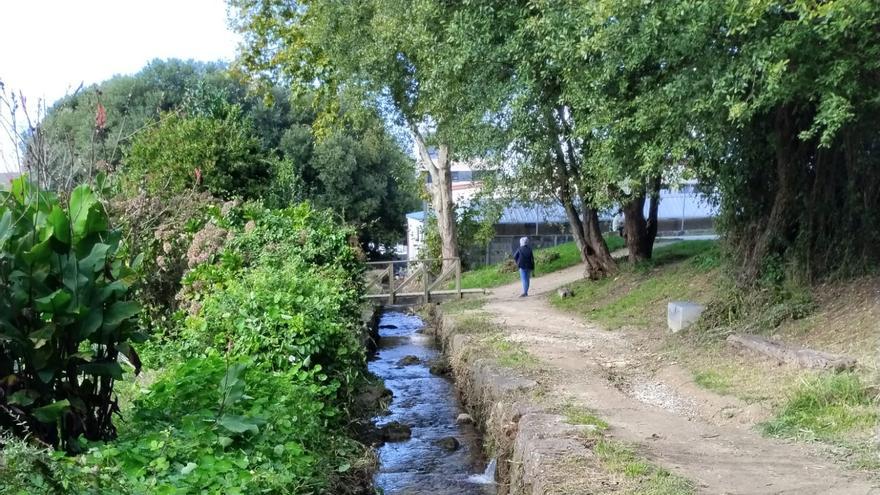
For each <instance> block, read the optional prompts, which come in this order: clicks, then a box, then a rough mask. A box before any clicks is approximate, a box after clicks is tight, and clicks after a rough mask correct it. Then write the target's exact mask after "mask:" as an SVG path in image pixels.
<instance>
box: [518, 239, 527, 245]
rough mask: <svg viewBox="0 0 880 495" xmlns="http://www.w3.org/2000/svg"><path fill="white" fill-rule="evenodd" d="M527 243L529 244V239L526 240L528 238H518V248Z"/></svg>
mask: <svg viewBox="0 0 880 495" xmlns="http://www.w3.org/2000/svg"><path fill="white" fill-rule="evenodd" d="M528 243H529V238H528V237H520V238H519V245H520V246H525V245H526V244H528Z"/></svg>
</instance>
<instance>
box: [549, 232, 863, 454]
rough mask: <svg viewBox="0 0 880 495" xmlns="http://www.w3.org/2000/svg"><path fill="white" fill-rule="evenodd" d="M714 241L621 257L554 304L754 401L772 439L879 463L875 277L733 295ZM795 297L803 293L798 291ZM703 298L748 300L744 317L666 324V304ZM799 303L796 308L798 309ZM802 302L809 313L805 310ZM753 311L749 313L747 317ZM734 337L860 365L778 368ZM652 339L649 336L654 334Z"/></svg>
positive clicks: (713, 387) (699, 380)
mask: <svg viewBox="0 0 880 495" xmlns="http://www.w3.org/2000/svg"><path fill="white" fill-rule="evenodd" d="M719 265H720V263H719V252H718V247H717V245H716V244H715V243H714V242H712V241H694V242H680V243H676V244H671V245H668V246H663V247H659V248H657V249H656V250H655V256H654V259H653V260H651V261H650V262H646V263H642V264H639V265H631V264H628V263H623V264H621V266H620V272H619V273H618V274H617V275H616V276H614V277H611V278H608V279H604V280H600V281H581V282H578V283H575V284H573V285H572V289H573V291H574V297H571V298H565V299H563V298H559V297H558V296H555V295H554V296H553V297H552V299H551V301H552V303H553V304H554V305H555V306H556V307H558V308H560V309H564V310H566V311H570V312H572V313H575V314H578V315H581V316H582V317H584V318H585V319H588V320H590V321H592V322H596V323H598V324H600V325H602V326H603V327H605V328H606V329H609V330H616V329H622V328H626V329H629V330H632V331H635V332H638V333H639V334H641V335H642V336H643V337H644V338H646V339H648V340H646V341H645V342H646V345H652V346H656V349H657V350H658V352H660V353H662V354H664V355H667V356H670V359H672V360H674V361H675V362H676V363H677V364H678V365H680V366H684V367H685V368H687V369H689V370H690V371H691V373H692V377H693V382H694V383H695V384H696V385H697V386H700V387H702V388H704V389H706V390H710V391H712V392H714V393H717V394H720V395H730V396H734V397H736V398H737V399H739V400H741V401H743V402H744V403H745V404H749V405H754V406H756V407H757V409H756V410H758V411H765V412H766V413H763V414H759V415H758V416H757V417H756V419H757V418H760V417H763V418H765V419H763V420H761V421H760V423H758V424H755V427H756V429H757V430H759V431H760V432H761V433H763V434H765V435H768V436H775V437H781V438H790V439H795V440H800V441H810V442H813V441H816V442H822V443H825V444H828V445H832V446H833V447H834V448H833V453H834V455H835V456H839V457H842V458H844V459H845V461H846V462H847V463H848V464H850V465H852V466H854V467H857V468H861V469H869V470H877V469H880V456H878V448H877V445H876V443H875V442H874V441H873V440H872V437H873V435H874V433H875V430H876V428H877V427H878V425H880V414H878V412H877V405H878V399H877V395H878V394H877V392H876V386H872V384H876V382H877V370H876V369H874V368H873V367H872V364H871V363H875V362H876V356H877V354H876V352H877V335H876V330H875V328H876V326H875V325H876V324H875V323H874V322H876V321H877V318H880V308H878V307H877V306H878V305H877V304H876V296H875V295H876V293H877V291H878V290H880V281H878V280H877V279H875V278H866V279H863V280H856V281H848V282H840V283H837V284H835V285H828V286H823V287H818V288H813V289H812V290H810V289H806V288H801V289H799V290H796V291H790V292H791V294H793V296H792V295H788V296H786V295H785V294H783V296H785V297H782V296H780V297H771V296H767V297H766V298H765V299H764V300H763V302H762V300H761V299H760V298H758V297H757V296H754V295H751V296H749V297H746V296H747V295H745V294H737V293H735V292H731V289H730V288H729V287H728V286H726V285H725V284H724V277H723V275H722V274H721V269H720V266H719ZM795 296H796V297H795ZM679 299H680V300H690V301H696V302H700V303H703V304H710V303H713V302H714V305H715V306H717V305H718V303H719V302H725V301H726V302H728V305H729V301H754V302H753V303H752V306H749V303H744V302H741V303H740V305H741V306H742V308H740V309H739V310H738V311H740V312H739V313H737V314H735V315H733V317H727V318H721V317H719V315H717V314H709V316H708V318H707V319H705V321H702V322H700V323H699V324H698V325H697V326H696V327H694V328H692V329H689V330H688V331H685V332H682V333H679V334H676V335H672V334H670V333H669V332H668V330H667V329H666V305H667V303H668V302H669V301H673V300H679ZM792 308H795V309H797V311H794V310H792ZM802 308H805V309H802ZM746 315H748V316H746ZM730 333H760V334H764V335H767V336H770V337H773V338H775V339H779V340H781V341H784V342H789V343H793V344H799V345H804V346H807V347H811V348H815V349H820V350H823V351H828V352H836V353H842V354H848V355H852V356H854V357H856V358H858V359H859V361H860V363H863V365H861V366H859V367H858V368H857V369H856V370H855V371H854V372H851V373H843V374H836V373H829V372H820V371H813V370H804V369H799V368H794V367H788V366H778V365H777V364H776V363H775V362H772V361H771V360H767V359H763V358H761V357H759V356H755V355H752V354H749V353H740V352H737V351H735V350H733V349H731V348H730V347H729V346H727V345H726V344H725V343H724V339H723V338H724V336H725V335H727V334H730ZM649 335H650V337H648V336H649Z"/></svg>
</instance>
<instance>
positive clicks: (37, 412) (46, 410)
mask: <svg viewBox="0 0 880 495" xmlns="http://www.w3.org/2000/svg"><path fill="white" fill-rule="evenodd" d="M69 407H70V402H69V401H68V400H67V399H64V400H59V401H57V402H53V403H51V404H49V405H47V406H43V407H39V408H37V409H34V417H35V418H37V421H40V422H43V423H54V422H55V421H57V420H58V418H60V417H61V415H62V414H64V411H65V410H67V409H68V408H69Z"/></svg>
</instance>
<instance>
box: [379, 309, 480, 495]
mask: <svg viewBox="0 0 880 495" xmlns="http://www.w3.org/2000/svg"><path fill="white" fill-rule="evenodd" d="M423 327H424V322H423V321H422V320H421V318H419V317H418V316H414V315H409V314H404V313H399V312H386V313H384V314H383V315H382V319H381V321H380V327H379V335H380V339H379V345H378V351H377V352H376V355H375V356H374V357H373V359H372V360H371V361H370V363H369V369H370V371H371V372H372V373H373V374H375V375H377V376H378V377H380V378H382V379H383V380H385V386H386V387H387V388H388V389H390V390H391V391H392V392H393V393H394V398H393V400H392V402H391V405H390V407H389V409H388V411H387V413H386V414H384V415H382V416H378V417H376V418H374V420H375V422H376V424H377V425H378V426H379V427H381V426H383V425H386V424H388V423H391V422H393V421H397V422H400V423H403V424H406V425H409V426H410V427H411V428H412V436H411V437H410V438H409V439H408V440H405V441H399V442H388V443H385V444H384V445H382V446H381V447H380V448H379V449H378V453H379V463H380V467H379V471H378V473H376V476H375V480H374V482H375V486H376V487H377V488H380V489H381V490H382V492H383V493H384V494H385V495H404V494H405V495H416V494H431V495H453V494H454V495H492V494H494V493H495V484H494V482H493V481H492V480H493V477H494V462H492V463H488V464H489V466H488V467H487V462H486V458H485V457H484V456H483V452H482V449H481V447H480V445H481V443H480V442H481V438H480V434H479V432H478V431H477V430H476V428H475V427H474V426H473V425H471V424H456V418H457V417H458V415H459V414H461V413H463V412H465V411H464V409H463V408H462V406H461V403H460V402H459V400H458V397H457V396H456V393H455V384H454V383H453V382H452V380H450V379H449V378H447V377H443V376H435V375H433V374H431V372H430V371H429V366H430V364H429V363H430V362H431V361H432V360H434V359H436V358H438V357H440V352H439V350H438V349H437V346H436V344H435V342H434V338H433V337H432V336H431V335H427V334H422V333H420V330H421V329H422V328H423ZM407 356H415V357H417V358H418V362H417V363H415V364H408V365H404V364H403V363H401V360H402V359H403V358H405V357H407ZM449 437H454V438H455V439H456V440H457V443H458V444H459V445H458V446H457V448H455V449H454V450H453V448H451V447H450V446H449V443H450V439H449ZM444 443H445V445H444Z"/></svg>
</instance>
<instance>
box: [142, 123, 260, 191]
mask: <svg viewBox="0 0 880 495" xmlns="http://www.w3.org/2000/svg"><path fill="white" fill-rule="evenodd" d="M223 113H225V115H222V116H220V117H217V116H213V115H211V116H207V115H193V116H184V115H181V114H179V113H167V114H164V115H163V116H162V118H161V119H160V121H159V124H158V125H157V126H155V127H153V128H150V129H148V130H146V131H144V132H142V133H140V134H139V135H138V136H137V137H136V138H135V139H134V142H133V143H132V145H131V149H130V150H129V152H128V154H127V155H126V158H125V174H126V177H127V179H128V181H129V183H130V186H128V187H129V188H130V189H132V190H134V189H137V188H143V189H144V190H146V191H147V192H148V193H149V194H151V195H156V196H161V197H166V196H169V195H174V194H180V193H182V192H184V191H188V190H194V191H198V190H205V191H208V192H209V193H211V194H212V195H214V196H216V197H219V198H227V199H228V198H231V197H233V196H240V197H245V198H257V197H259V196H260V195H261V194H262V193H263V192H264V191H265V190H266V189H267V187H268V184H269V181H270V179H271V177H272V169H271V166H270V165H269V164H268V163H267V158H266V157H265V156H264V155H263V154H262V152H261V150H260V146H259V141H258V140H257V138H256V136H255V135H254V130H253V128H252V126H251V125H250V123H249V122H248V121H246V120H245V119H244V118H243V116H242V114H241V110H240V109H239V108H237V107H231V108H228V109H225V110H224V112H223Z"/></svg>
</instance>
